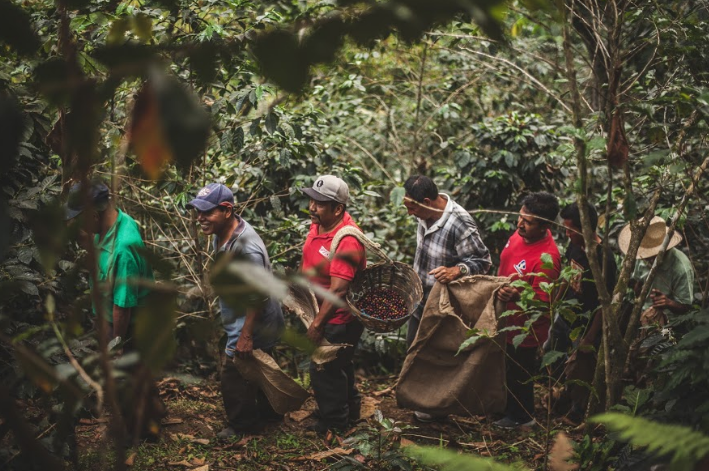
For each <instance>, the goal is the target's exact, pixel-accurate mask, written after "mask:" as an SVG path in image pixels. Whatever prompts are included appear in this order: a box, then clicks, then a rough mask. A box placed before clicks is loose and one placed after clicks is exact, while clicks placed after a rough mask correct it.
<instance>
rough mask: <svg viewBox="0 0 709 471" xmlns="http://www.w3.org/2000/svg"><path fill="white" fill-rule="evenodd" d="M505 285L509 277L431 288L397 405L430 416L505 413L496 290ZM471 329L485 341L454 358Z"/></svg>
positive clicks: (478, 278) (398, 390) (465, 280)
mask: <svg viewBox="0 0 709 471" xmlns="http://www.w3.org/2000/svg"><path fill="white" fill-rule="evenodd" d="M506 283H509V279H508V278H502V277H495V276H485V275H475V276H468V277H465V278H462V279H460V280H456V281H454V282H452V283H449V284H447V285H442V284H440V283H436V284H435V285H434V287H433V289H432V290H431V294H430V295H429V296H428V301H427V302H426V306H425V308H424V311H423V316H422V318H421V324H420V326H419V330H418V334H417V335H416V339H415V340H414V342H413V344H412V345H411V347H410V348H409V352H408V355H407V357H406V360H405V361H404V366H403V368H402V370H401V374H400V376H399V382H398V385H397V387H396V399H397V402H398V403H399V406H401V407H406V408H409V409H414V410H417V411H422V412H427V413H430V414H434V415H447V414H458V415H480V414H491V413H495V412H502V411H503V410H504V409H505V405H506V402H507V391H506V387H505V353H504V352H505V338H504V335H505V334H504V333H501V334H500V333H498V316H499V315H500V314H502V313H503V312H504V311H505V307H504V304H503V303H501V302H499V301H496V300H495V292H496V291H497V289H498V288H500V287H501V286H503V285H505V284H506ZM471 328H476V329H478V330H485V331H487V332H488V334H489V335H490V338H481V339H479V340H478V341H477V342H476V343H475V344H474V345H473V346H471V347H469V348H468V349H466V350H465V351H463V352H461V353H460V354H459V355H457V356H456V352H457V351H458V348H459V347H460V345H461V344H462V343H463V341H464V340H466V338H467V335H466V333H467V332H468V330H469V329H471Z"/></svg>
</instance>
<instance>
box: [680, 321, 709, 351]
mask: <svg viewBox="0 0 709 471" xmlns="http://www.w3.org/2000/svg"><path fill="white" fill-rule="evenodd" d="M707 340H709V325H706V324H705V325H701V326H696V327H695V328H693V329H692V330H690V331H689V332H687V334H685V335H684V337H682V340H680V341H679V344H677V346H678V347H679V348H681V349H686V348H690V347H695V346H697V345H701V344H704V343H706V342H707Z"/></svg>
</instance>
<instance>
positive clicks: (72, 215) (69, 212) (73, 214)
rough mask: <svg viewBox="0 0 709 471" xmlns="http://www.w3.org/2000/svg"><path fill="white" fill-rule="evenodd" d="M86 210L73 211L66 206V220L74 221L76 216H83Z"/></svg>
mask: <svg viewBox="0 0 709 471" xmlns="http://www.w3.org/2000/svg"><path fill="white" fill-rule="evenodd" d="M83 211H84V210H83V209H72V208H70V207H69V206H66V205H65V206H64V220H65V221H69V220H71V219H74V218H75V217H76V216H78V215H79V214H81V213H82V212H83Z"/></svg>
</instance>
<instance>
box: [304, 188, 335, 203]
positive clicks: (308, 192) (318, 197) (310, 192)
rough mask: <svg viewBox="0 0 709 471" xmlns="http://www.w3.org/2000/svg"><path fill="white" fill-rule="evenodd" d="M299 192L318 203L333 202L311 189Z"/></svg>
mask: <svg viewBox="0 0 709 471" xmlns="http://www.w3.org/2000/svg"><path fill="white" fill-rule="evenodd" d="M300 191H302V192H303V193H305V194H306V195H308V196H309V197H310V198H312V199H314V200H315V201H320V202H323V203H324V202H326V201H335V200H334V199H332V198H329V197H327V196H325V195H322V194H320V193H318V192H317V191H315V190H313V189H312V188H301V189H300Z"/></svg>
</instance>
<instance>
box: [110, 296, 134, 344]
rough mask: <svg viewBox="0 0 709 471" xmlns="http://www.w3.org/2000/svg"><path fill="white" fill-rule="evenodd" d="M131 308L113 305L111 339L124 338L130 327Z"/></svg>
mask: <svg viewBox="0 0 709 471" xmlns="http://www.w3.org/2000/svg"><path fill="white" fill-rule="evenodd" d="M131 314H132V313H131V308H129V307H120V306H116V305H115V304H114V305H113V337H125V336H126V334H128V327H129V326H130V319H131Z"/></svg>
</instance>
